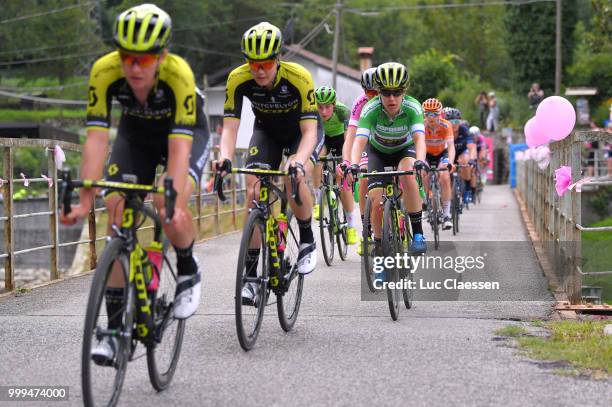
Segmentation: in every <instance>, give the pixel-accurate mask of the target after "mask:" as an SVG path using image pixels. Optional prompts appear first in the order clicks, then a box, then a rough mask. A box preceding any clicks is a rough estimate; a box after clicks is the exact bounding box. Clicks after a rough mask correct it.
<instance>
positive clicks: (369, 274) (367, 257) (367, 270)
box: [361, 196, 377, 293]
mask: <svg viewBox="0 0 612 407" xmlns="http://www.w3.org/2000/svg"><path fill="white" fill-rule="evenodd" d="M370 212H372V201H371V200H370V198H369V197H367V196H366V204H365V210H364V211H363V213H364V215H363V232H362V235H361V236H362V240H363V242H362V244H363V247H362V248H361V249H362V251H361V268H362V271H363V274H364V275H365V279H366V283H367V285H368V289H369V290H370V291H371V292H373V293H376V292H377V290H376V288H375V287H374V279H375V278H376V277H375V275H374V269H373V267H374V265H373V256H372V248H373V247H374V242H371V241H370Z"/></svg>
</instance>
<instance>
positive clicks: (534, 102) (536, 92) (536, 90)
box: [527, 83, 544, 109]
mask: <svg viewBox="0 0 612 407" xmlns="http://www.w3.org/2000/svg"><path fill="white" fill-rule="evenodd" d="M527 99H529V108H530V109H535V108H537V107H538V105H539V104H540V102H541V101H542V99H544V91H543V90H542V89H540V84H539V83H533V84H532V85H531V89H530V90H529V93H527Z"/></svg>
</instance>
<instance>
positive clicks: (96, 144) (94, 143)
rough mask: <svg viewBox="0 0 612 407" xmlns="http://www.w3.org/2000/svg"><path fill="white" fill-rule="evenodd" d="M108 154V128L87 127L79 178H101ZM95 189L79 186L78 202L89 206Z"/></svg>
mask: <svg viewBox="0 0 612 407" xmlns="http://www.w3.org/2000/svg"><path fill="white" fill-rule="evenodd" d="M107 154H108V130H106V129H101V128H89V129H88V130H87V140H86V141H85V145H84V146H83V158H82V160H81V178H83V179H93V180H99V179H100V178H102V172H103V170H104V163H105V162H106V156H107ZM94 196H95V190H94V189H91V188H81V190H80V191H79V197H80V203H81V205H83V206H84V207H86V208H88V209H89V208H91V204H92V201H93V197H94Z"/></svg>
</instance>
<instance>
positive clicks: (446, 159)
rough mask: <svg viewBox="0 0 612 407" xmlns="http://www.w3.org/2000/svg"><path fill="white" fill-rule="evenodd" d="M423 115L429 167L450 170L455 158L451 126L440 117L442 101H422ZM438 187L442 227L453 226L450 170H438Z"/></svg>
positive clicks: (427, 178)
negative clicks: (440, 196) (441, 209)
mask: <svg viewBox="0 0 612 407" xmlns="http://www.w3.org/2000/svg"><path fill="white" fill-rule="evenodd" d="M423 112H424V115H425V144H426V146H427V163H428V164H429V165H430V167H438V168H449V169H451V170H452V168H453V164H452V163H453V162H454V160H455V143H454V135H453V126H452V125H451V124H450V123H449V122H448V121H446V120H444V119H443V118H442V117H441V113H442V103H441V102H440V101H439V100H438V99H435V98H430V99H427V100H426V101H424V102H423ZM438 175H439V177H438V179H439V180H440V189H441V192H442V208H443V211H444V222H443V223H442V229H444V230H448V229H450V228H452V227H453V223H452V222H451V213H450V206H451V182H450V172H446V171H444V172H440V173H439V174H438ZM425 177H426V178H425V187H426V188H428V186H429V176H428V175H425Z"/></svg>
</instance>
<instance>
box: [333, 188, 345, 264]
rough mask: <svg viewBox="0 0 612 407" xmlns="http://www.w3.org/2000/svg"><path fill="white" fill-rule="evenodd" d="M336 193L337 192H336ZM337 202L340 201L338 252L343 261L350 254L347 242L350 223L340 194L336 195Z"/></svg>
mask: <svg viewBox="0 0 612 407" xmlns="http://www.w3.org/2000/svg"><path fill="white" fill-rule="evenodd" d="M334 193H335V192H334ZM336 202H338V206H337V207H336V222H335V224H336V231H335V233H336V243H337V244H338V254H339V255H340V259H342V261H344V260H346V258H347V256H348V243H347V239H348V238H347V235H346V234H347V230H346V229H347V227H348V223H347V220H346V212H345V211H344V207H343V206H342V203H341V201H340V194H338V195H336Z"/></svg>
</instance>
